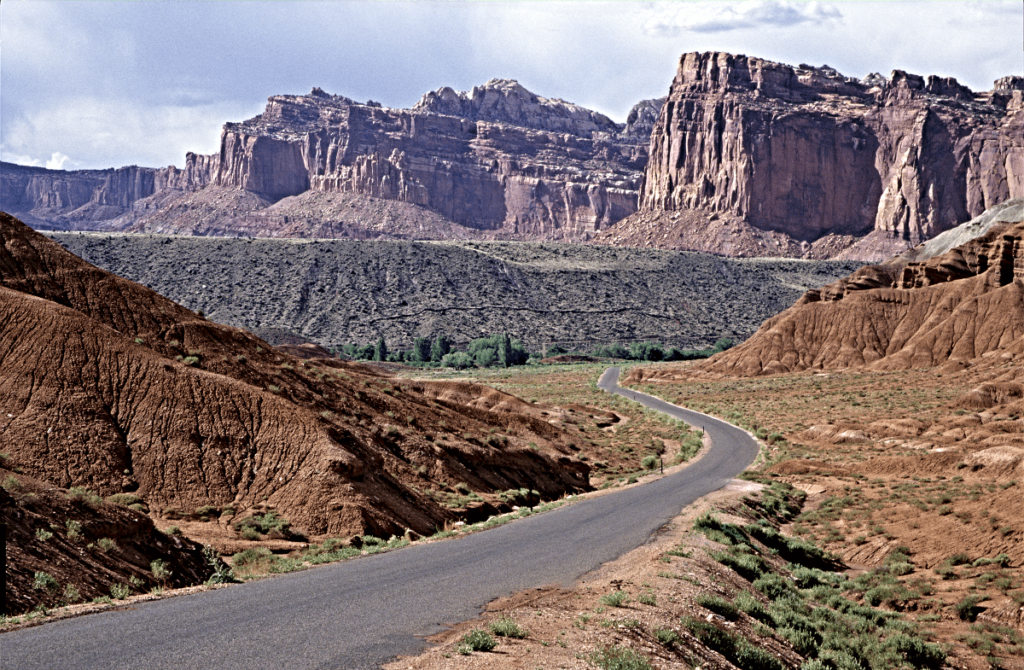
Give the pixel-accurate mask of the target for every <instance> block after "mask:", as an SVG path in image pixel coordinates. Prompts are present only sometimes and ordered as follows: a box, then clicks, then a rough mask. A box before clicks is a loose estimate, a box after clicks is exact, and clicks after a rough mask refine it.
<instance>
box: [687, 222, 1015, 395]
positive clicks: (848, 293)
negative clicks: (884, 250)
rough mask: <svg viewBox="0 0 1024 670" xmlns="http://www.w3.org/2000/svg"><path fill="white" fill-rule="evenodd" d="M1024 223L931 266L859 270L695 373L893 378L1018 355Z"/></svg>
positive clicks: (1002, 229) (807, 297)
mask: <svg viewBox="0 0 1024 670" xmlns="http://www.w3.org/2000/svg"><path fill="white" fill-rule="evenodd" d="M1022 239H1024V223H1017V224H1013V225H1001V226H997V227H994V228H993V229H991V230H990V231H989V232H988V233H987V234H985V235H984V236H982V237H979V238H976V239H974V240H972V241H970V242H968V243H967V244H965V245H963V246H961V247H958V248H956V249H953V250H952V251H949V252H947V253H945V254H942V255H941V256H936V257H934V258H931V259H928V260H927V261H924V262H921V263H910V264H909V265H907V266H905V267H902V268H901V267H899V266H898V265H882V266H872V267H866V268H862V269H861V270H859V271H857V272H856V273H854V274H853V275H851V276H850V277H848V278H846V279H843V280H840V281H838V282H836V283H834V284H830V285H828V286H826V287H825V288H823V289H821V290H820V291H809V292H808V293H806V294H805V295H804V296H803V297H802V298H801V299H800V300H799V301H798V302H797V303H796V304H795V305H794V306H793V307H791V308H790V309H788V310H786V311H785V312H782V313H781V314H779V315H778V316H775V317H773V318H771V319H769V320H768V321H766V322H765V323H764V324H763V325H762V326H761V328H760V329H759V330H758V332H757V333H755V334H754V335H753V336H752V337H751V338H750V339H749V340H747V341H746V342H744V343H743V344H742V345H740V346H738V347H735V348H733V349H730V350H728V351H725V352H723V353H721V354H718V355H717V356H715V357H714V358H712V359H710V360H709V361H708V363H707V364H705V365H704V366H702V367H703V369H704V370H706V371H708V372H711V373H713V374H726V375H739V376H750V375H759V374H779V373H784V372H795V371H800V370H806V369H840V368H848V367H860V366H866V367H869V368H871V369H876V370H896V369H907V368H911V367H923V366H934V365H939V364H942V363H944V362H946V361H954V362H956V361H959V362H964V361H970V360H973V359H976V358H978V357H981V356H983V355H985V354H988V353H991V352H995V351H1004V350H1009V349H1012V350H1013V351H1022V350H1024V342H1022V340H1021V336H1022V335H1024V282H1022V279H1024V249H1022V248H1021V241H1022Z"/></svg>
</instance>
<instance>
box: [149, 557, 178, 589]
mask: <svg viewBox="0 0 1024 670" xmlns="http://www.w3.org/2000/svg"><path fill="white" fill-rule="evenodd" d="M149 571H150V572H151V573H153V579H155V580H157V581H158V582H160V583H161V584H163V583H165V582H166V581H167V580H168V579H170V578H171V575H172V574H173V573H172V572H171V569H170V568H168V567H167V561H164V560H163V559H160V558H157V559H155V560H153V561H150V563H149Z"/></svg>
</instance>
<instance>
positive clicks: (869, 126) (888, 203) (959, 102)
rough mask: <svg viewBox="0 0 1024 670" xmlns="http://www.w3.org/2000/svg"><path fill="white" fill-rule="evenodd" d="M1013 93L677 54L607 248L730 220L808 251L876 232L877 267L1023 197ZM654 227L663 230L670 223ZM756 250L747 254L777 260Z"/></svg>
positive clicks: (1008, 88)
mask: <svg viewBox="0 0 1024 670" xmlns="http://www.w3.org/2000/svg"><path fill="white" fill-rule="evenodd" d="M1022 95H1024V78H1021V77H1007V78H1003V79H1000V80H998V81H996V82H995V85H994V88H993V90H992V91H989V92H986V93H975V92H973V91H971V90H970V89H968V88H967V87H965V86H963V85H961V84H959V83H958V82H957V81H956V80H955V79H952V78H942V77H936V76H929V77H927V78H925V77H921V76H918V75H913V74H908V73H906V72H902V71H899V70H897V71H894V72H893V73H892V75H891V76H890V77H888V78H885V77H881V76H879V75H870V76H869V77H867V78H865V79H864V80H857V79H852V78H849V77H844V76H842V75H840V74H839V73H838V72H836V71H835V70H833V69H831V68H828V67H827V66H825V67H822V68H814V67H811V66H807V65H801V66H798V67H791V66H788V65H783V64H781V63H774V62H771V61H766V60H762V59H759V58H753V57H747V56H734V55H731V54H726V53H688V54H685V55H684V56H683V57H682V59H681V60H680V63H679V68H678V72H677V74H676V77H675V80H674V81H673V83H672V88H671V91H670V94H669V97H668V100H667V102H666V103H665V105H664V107H663V108H662V111H661V114H660V116H659V117H658V120H657V123H656V125H655V128H654V132H653V134H652V136H651V145H650V155H651V158H650V162H649V164H648V166H647V169H646V172H645V179H644V185H643V188H642V191H641V196H640V208H641V213H640V215H639V218H636V217H634V218H635V219H636V221H634V219H630V220H628V221H626V222H623V224H620V226H617V227H616V228H615V229H614V230H613V231H612V232H611V234H612V235H613V236H614V235H616V234H617V235H618V238H617V239H616V238H614V237H613V238H609V240H610V241H613V242H614V241H619V242H622V243H632V244H650V245H652V246H659V244H658V235H655V234H650V233H649V231H648V234H647V235H646V236H645V235H643V234H642V233H640V232H639V231H634V230H632V228H631V226H632V227H633V228H635V227H636V223H638V222H639V221H641V220H642V221H649V220H651V219H652V218H657V217H656V215H657V214H659V213H666V212H668V213H672V212H689V213H691V214H690V216H689V217H684V218H685V219H686V220H689V219H692V218H694V213H696V214H698V215H700V216H698V217H697V218H701V219H702V221H701V222H700V223H699V225H694V226H690V228H691V229H692V232H693V233H697V232H698V231H699V230H700V229H701V228H702V226H703V224H704V223H705V222H707V223H713V222H714V221H715V220H720V219H723V218H724V219H725V220H727V221H728V220H729V219H736V220H738V221H739V222H740V223H742V224H744V225H746V226H750V227H753V228H755V229H757V230H760V231H767V232H775V233H780V234H783V235H785V236H787V237H789V238H791V240H793V241H794V242H795V243H796V245H797V246H800V243H804V244H803V250H804V252H806V251H808V250H809V247H810V245H811V243H813V242H814V241H816V240H818V239H820V238H822V237H823V236H826V235H849V236H858V237H859V236H864V235H867V234H868V233H873V235H874V236H873V238H872V240H871V242H873V246H872V247H871V249H870V254H869V255H870V256H872V257H873V259H874V260H882V259H883V258H886V257H888V256H889V255H891V254H892V253H893V252H894V251H895V250H896V249H899V248H901V247H902V248H905V247H907V246H912V245H914V244H917V243H918V242H920V241H922V240H925V239H928V238H930V237H932V236H934V235H935V234H937V233H940V232H942V231H943V230H947V229H949V228H952V227H953V226H955V225H957V224H959V223H960V222H962V221H966V220H968V219H970V218H972V217H974V216H977V215H978V214H980V213H981V212H983V211H984V210H985V209H987V208H989V207H991V206H993V205H997V204H999V203H1001V202H1003V201H1005V200H1007V199H1009V198H1013V197H1018V196H1021V195H1024V114H1021V113H1020V110H1021V109H1022V106H1024V103H1022ZM658 224H659V225H658V228H659V229H664V232H666V233H667V232H670V231H671V230H672V228H673V226H674V221H672V220H671V219H668V218H665V217H662V218H660V219H658ZM641 227H642V226H641ZM648 227H649V226H648ZM620 229H621V230H620ZM666 237H672V235H666ZM715 244H716V242H715V241H714V239H711V240H698V241H697V246H692V247H690V248H694V249H697V250H704V251H713V250H714V249H713V248H710V249H709V248H705V247H706V246H708V245H710V246H712V247H714V245H715ZM680 245H682V247H685V246H686V239H685V238H684V239H683V240H682V241H681V242H680V243H679V244H676V245H675V246H676V247H679V246H680ZM780 246H788V245H780ZM869 246H870V245H869ZM761 247H762V248H760V249H759V248H757V245H756V244H755V245H753V247H752V248H751V249H749V250H746V251H747V253H748V254H754V253H766V254H770V255H775V253H776V252H775V250H774V249H772V248H770V246H766V245H763V244H762V245H761ZM850 255H851V256H853V257H864V255H865V254H864V253H863V252H858V251H856V250H855V251H854V252H853V253H851V254H850Z"/></svg>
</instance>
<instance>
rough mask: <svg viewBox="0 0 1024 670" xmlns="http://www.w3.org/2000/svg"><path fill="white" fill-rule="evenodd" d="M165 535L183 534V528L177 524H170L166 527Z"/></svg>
mask: <svg viewBox="0 0 1024 670" xmlns="http://www.w3.org/2000/svg"><path fill="white" fill-rule="evenodd" d="M164 535H181V529H180V528H178V527H177V526H168V527H167V528H164Z"/></svg>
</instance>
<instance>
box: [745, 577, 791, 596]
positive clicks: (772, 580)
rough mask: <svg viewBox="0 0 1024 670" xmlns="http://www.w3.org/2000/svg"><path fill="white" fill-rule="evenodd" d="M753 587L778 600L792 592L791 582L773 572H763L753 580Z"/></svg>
mask: <svg viewBox="0 0 1024 670" xmlns="http://www.w3.org/2000/svg"><path fill="white" fill-rule="evenodd" d="M753 587H754V588H755V589H757V590H758V591H760V592H761V593H763V594H765V595H766V596H767V597H768V598H769V599H770V600H778V599H779V598H783V597H785V596H788V595H791V594H792V593H793V592H794V587H793V584H792V582H790V581H789V580H788V579H786V578H785V577H783V576H781V575H777V574H775V573H773V572H769V573H765V574H763V575H761V576H760V577H758V578H757V579H755V580H754V582H753Z"/></svg>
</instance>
